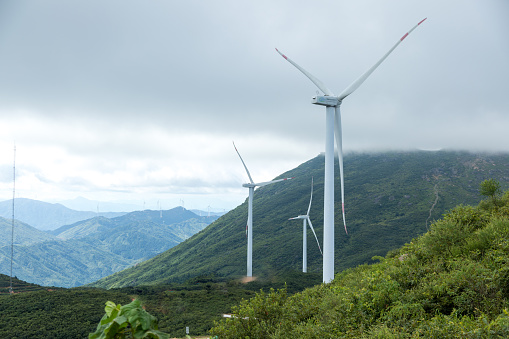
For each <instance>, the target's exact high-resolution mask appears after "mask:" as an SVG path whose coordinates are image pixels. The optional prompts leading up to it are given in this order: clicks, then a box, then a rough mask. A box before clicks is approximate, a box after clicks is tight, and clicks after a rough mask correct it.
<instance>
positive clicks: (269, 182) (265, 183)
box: [252, 177, 295, 187]
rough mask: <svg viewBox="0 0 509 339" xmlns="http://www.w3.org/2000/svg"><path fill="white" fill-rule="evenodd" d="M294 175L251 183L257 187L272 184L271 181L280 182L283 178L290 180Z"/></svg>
mask: <svg viewBox="0 0 509 339" xmlns="http://www.w3.org/2000/svg"><path fill="white" fill-rule="evenodd" d="M293 178H295V177H291V178H284V179H277V180H272V181H265V182H258V183H252V184H254V185H256V186H258V187H262V186H267V185H270V184H273V183H276V182H280V181H285V180H290V179H293Z"/></svg>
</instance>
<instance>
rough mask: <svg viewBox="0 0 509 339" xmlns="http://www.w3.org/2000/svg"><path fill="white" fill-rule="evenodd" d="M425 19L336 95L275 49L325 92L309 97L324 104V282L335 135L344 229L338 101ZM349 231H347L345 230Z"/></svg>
mask: <svg viewBox="0 0 509 339" xmlns="http://www.w3.org/2000/svg"><path fill="white" fill-rule="evenodd" d="M424 20H426V18H425V19H423V20H421V21H420V22H419V23H418V24H417V25H415V26H414V27H412V29H411V30H409V31H408V32H407V33H406V34H405V35H403V36H402V37H401V38H400V39H399V40H398V42H397V43H396V44H395V45H394V46H392V48H391V49H390V50H389V51H388V52H387V53H385V55H384V56H383V57H382V58H381V59H380V60H378V61H377V62H376V63H375V64H374V65H373V66H372V67H371V68H370V69H368V70H367V71H366V72H365V73H364V74H362V75H361V76H360V77H359V78H358V79H357V80H355V81H354V82H352V83H351V84H350V86H348V87H347V88H346V89H344V90H343V92H341V94H339V95H338V96H336V95H334V93H333V92H332V91H331V90H330V89H328V88H327V86H325V84H324V83H323V82H321V81H320V80H318V79H317V78H316V77H315V76H314V75H312V74H310V73H309V72H307V71H306V70H305V69H303V68H302V67H300V66H299V65H297V64H296V63H295V62H293V61H292V60H291V59H289V58H288V57H287V56H286V55H284V54H283V53H281V52H280V51H279V50H278V49H277V48H276V51H277V52H278V53H279V54H281V56H282V57H283V58H285V59H286V60H287V61H288V62H289V63H291V64H292V65H293V66H295V67H296V68H297V69H298V70H299V71H301V72H302V73H303V74H304V75H305V76H306V77H308V78H309V80H311V81H312V82H313V83H314V84H315V85H316V87H318V89H320V90H321V91H322V92H323V93H324V95H323V96H320V95H316V96H315V97H313V99H312V103H313V104H315V105H322V106H325V107H326V115H325V179H324V185H325V187H324V217H323V250H324V255H323V282H325V283H328V282H331V281H332V280H333V279H334V135H335V136H336V143H337V148H338V160H339V174H340V180H341V209H342V213H343V225H344V227H345V232H347V230H346V221H345V204H344V196H345V193H344V192H345V191H344V178H343V150H342V140H341V113H340V110H339V107H340V106H341V102H342V101H343V99H345V98H346V97H347V96H349V95H350V94H352V93H353V92H354V91H355V90H356V89H357V88H359V86H360V85H362V83H363V82H364V81H365V80H366V79H367V78H368V77H369V76H370V75H371V73H373V71H374V70H375V69H376V68H377V67H378V66H380V64H381V63H382V62H383V61H384V60H385V59H386V58H387V57H388V56H389V54H391V53H392V51H393V50H394V49H395V48H396V47H397V46H398V45H399V44H400V43H401V42H402V41H403V40H404V39H405V38H406V37H407V36H408V35H409V34H410V33H411V32H412V31H413V30H414V29H416V28H417V26H419V25H420V24H421V23H422V22H423V21H424ZM347 233H348V232H347Z"/></svg>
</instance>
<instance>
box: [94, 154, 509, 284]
mask: <svg viewBox="0 0 509 339" xmlns="http://www.w3.org/2000/svg"><path fill="white" fill-rule="evenodd" d="M344 166H345V210H346V223H347V227H348V235H346V234H345V232H344V230H343V227H342V218H341V204H340V203H338V201H339V197H340V187H339V185H338V183H339V177H338V174H339V169H338V164H337V161H336V162H335V173H336V178H335V183H336V186H335V201H336V205H335V209H336V214H335V225H336V229H335V269H336V271H340V270H343V269H346V268H349V267H354V266H356V265H359V264H363V263H370V262H372V259H371V258H372V257H374V256H377V255H379V256H383V255H385V254H386V253H387V252H388V251H390V250H392V249H395V248H398V247H400V246H402V245H404V244H405V243H406V242H409V241H410V240H411V239H413V238H414V237H416V236H418V235H420V234H423V233H424V232H425V231H426V230H427V228H428V227H429V225H430V224H431V223H432V222H433V220H436V219H438V218H440V217H441V216H442V215H443V214H444V213H445V212H446V211H447V210H449V209H451V208H453V207H455V206H457V205H458V204H477V203H478V201H479V200H480V195H479V191H478V188H479V184H480V183H481V182H482V181H483V180H485V179H489V178H493V179H496V180H498V181H500V183H501V184H502V188H503V189H507V188H509V183H508V180H509V155H508V154H486V153H469V152H454V151H438V152H432V151H414V152H385V153H359V154H356V153H351V154H347V155H346V156H345V158H344ZM323 173H324V157H323V155H319V156H317V157H316V158H313V159H311V160H309V161H307V162H305V163H303V164H301V165H300V166H298V167H297V168H295V169H292V170H290V171H288V172H286V173H283V174H281V175H279V176H278V177H276V179H277V178H283V177H295V178H294V179H293V180H290V181H287V182H283V183H277V184H274V185H269V186H265V187H261V188H259V189H257V190H256V191H255V194H254V202H253V211H254V212H253V215H254V217H253V234H254V238H253V274H254V275H255V276H258V275H259V276H265V277H267V276H271V275H277V274H278V272H281V271H287V270H289V269H292V270H301V265H302V224H301V223H298V222H295V221H294V220H288V218H290V217H294V216H295V215H297V214H299V213H303V211H306V209H307V206H308V204H309V191H310V184H311V178H312V177H313V178H314V195H313V204H312V207H311V213H310V216H311V219H312V222H313V225H314V227H315V230H316V233H317V235H318V238H319V239H320V242H322V239H323ZM246 195H247V193H246ZM246 220H247V201H246V202H244V203H243V204H241V205H240V206H238V207H237V208H235V209H233V210H232V211H230V212H228V213H227V214H225V215H224V216H222V217H220V218H219V219H218V220H217V221H216V222H214V223H212V224H211V225H209V226H208V227H207V228H206V229H205V230H203V231H202V232H200V233H198V234H196V235H194V236H193V237H192V238H191V239H189V240H188V241H186V242H184V243H181V244H179V245H178V246H175V247H173V248H171V249H170V250H168V251H166V252H164V253H161V254H159V255H157V256H156V257H154V258H152V259H150V260H148V261H145V262H142V263H140V264H138V265H137V266H136V267H131V268H128V269H126V270H123V271H120V272H117V273H114V274H112V275H111V276H108V277H105V278H103V279H101V280H99V281H97V282H95V283H93V284H90V285H91V286H97V287H103V288H115V287H122V286H129V285H143V284H162V283H169V282H182V281H185V280H187V279H189V278H191V277H194V276H199V275H210V274H214V275H217V276H220V277H242V276H243V275H245V274H246V236H245V225H246ZM307 236H308V272H321V270H322V257H321V256H320V253H319V251H318V248H317V246H313V245H312V244H314V243H313V241H314V240H313V238H312V237H313V236H312V234H311V233H310V232H308V235H307Z"/></svg>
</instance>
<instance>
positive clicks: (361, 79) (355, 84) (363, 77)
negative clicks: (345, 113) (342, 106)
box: [338, 18, 427, 101]
mask: <svg viewBox="0 0 509 339" xmlns="http://www.w3.org/2000/svg"><path fill="white" fill-rule="evenodd" d="M426 19H427V18H424V19H423V20H421V21H420V22H419V23H418V24H417V25H415V26H414V27H412V29H411V30H409V31H408V32H407V33H406V34H405V35H403V36H402V37H401V38H400V39H399V40H398V42H396V44H395V45H394V46H392V48H391V49H390V50H389V51H388V52H387V53H385V55H384V56H383V57H382V58H381V59H380V60H378V61H377V62H376V64H374V65H373V66H371V68H370V69H368V70H367V71H366V72H365V73H364V74H363V75H361V76H360V77H359V78H358V79H357V80H355V81H354V82H352V83H351V84H350V86H348V87H347V88H345V89H344V90H343V92H341V94H340V95H339V96H338V99H339V100H340V101H341V100H343V99H344V98H346V97H347V96H349V95H350V94H352V93H353V92H354V91H355V90H356V89H357V88H359V86H360V85H362V83H363V82H364V81H365V80H366V79H367V78H368V77H369V76H370V75H371V73H373V71H374V70H375V69H376V68H377V67H378V66H380V64H381V63H382V62H383V61H384V60H385V59H386V58H387V57H388V56H389V54H391V53H392V51H394V49H395V48H396V47H398V45H399V44H400V43H401V42H402V41H403V40H404V39H405V38H406V37H407V36H408V35H409V34H410V33H412V31H413V30H414V29H416V28H417V26H419V25H420V24H422V23H423V22H424V20H426Z"/></svg>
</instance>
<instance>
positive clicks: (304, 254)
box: [288, 178, 323, 273]
mask: <svg viewBox="0 0 509 339" xmlns="http://www.w3.org/2000/svg"><path fill="white" fill-rule="evenodd" d="M312 201H313V178H311V198H310V199H309V207H308V212H307V213H306V214H305V215H299V216H298V217H295V218H290V219H288V220H295V219H302V272H304V273H306V272H307V271H308V244H307V232H306V231H307V227H306V226H307V225H306V222H309V227H310V228H311V231H313V234H314V235H315V239H316V243H317V244H318V249H319V250H320V254H322V255H323V253H322V249H321V248H320V242H319V241H318V237H317V236H316V233H315V229H314V228H313V224H312V223H311V219H309V211H310V210H311V202H312Z"/></svg>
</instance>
